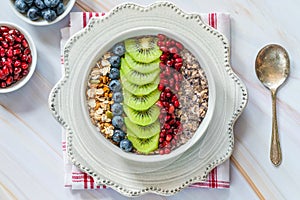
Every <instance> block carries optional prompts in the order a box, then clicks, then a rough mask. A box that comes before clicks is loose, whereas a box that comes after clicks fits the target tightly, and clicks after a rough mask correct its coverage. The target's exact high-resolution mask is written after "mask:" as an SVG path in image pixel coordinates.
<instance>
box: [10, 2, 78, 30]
mask: <svg viewBox="0 0 300 200" xmlns="http://www.w3.org/2000/svg"><path fill="white" fill-rule="evenodd" d="M9 2H10V3H9V5H10V7H11V9H12V10H13V12H14V13H15V14H16V15H17V16H18V17H19V18H20V19H22V20H23V21H25V22H26V23H28V24H31V25H34V26H48V25H52V24H55V23H57V22H59V21H61V20H62V19H64V18H65V17H66V16H67V15H68V14H69V13H70V12H71V10H72V8H73V7H74V5H75V2H76V0H68V4H67V5H68V6H66V9H65V11H64V12H63V13H62V14H61V15H59V16H58V17H57V18H56V19H55V20H53V21H51V22H47V21H46V20H41V21H32V20H30V19H29V18H28V17H26V16H25V15H24V14H22V13H20V12H18V11H17V9H16V8H15V7H14V2H15V0H9Z"/></svg>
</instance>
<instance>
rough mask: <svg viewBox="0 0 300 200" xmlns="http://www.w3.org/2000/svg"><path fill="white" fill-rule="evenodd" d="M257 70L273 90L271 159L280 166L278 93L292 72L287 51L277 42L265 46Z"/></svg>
mask: <svg viewBox="0 0 300 200" xmlns="http://www.w3.org/2000/svg"><path fill="white" fill-rule="evenodd" d="M255 72H256V75H257V77H258V79H259V80H260V82H261V83H262V84H263V85H264V86H265V87H266V88H268V89H269V90H270V91H271V95H272V110H273V117H272V139H271V150H270V159H271V161H272V163H273V164H274V165H275V166H279V165H280V163H281V160H282V155H281V147H280V142H279V135H278V126H277V114H276V93H277V90H278V88H279V87H280V86H281V85H282V84H283V83H284V82H285V80H286V79H287V78H288V76H289V73H290V60H289V56H288V53H287V51H286V50H285V49H284V48H283V47H282V46H280V45H277V44H270V45H267V46H265V47H263V48H262V49H261V50H260V51H259V52H258V54H257V57H256V61H255Z"/></svg>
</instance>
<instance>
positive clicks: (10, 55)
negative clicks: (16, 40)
mask: <svg viewBox="0 0 300 200" xmlns="http://www.w3.org/2000/svg"><path fill="white" fill-rule="evenodd" d="M6 55H7V57H10V58H11V57H13V51H12V50H11V49H8V50H7V52H6Z"/></svg>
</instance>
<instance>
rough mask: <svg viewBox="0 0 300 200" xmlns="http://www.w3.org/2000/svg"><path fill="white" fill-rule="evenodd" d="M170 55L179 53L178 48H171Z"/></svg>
mask: <svg viewBox="0 0 300 200" xmlns="http://www.w3.org/2000/svg"><path fill="white" fill-rule="evenodd" d="M169 51H170V53H178V50H177V48H176V47H171V48H169Z"/></svg>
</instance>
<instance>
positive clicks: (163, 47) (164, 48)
mask: <svg viewBox="0 0 300 200" xmlns="http://www.w3.org/2000/svg"><path fill="white" fill-rule="evenodd" d="M159 49H160V50H162V51H163V52H168V51H169V50H168V48H167V47H165V46H161V47H159Z"/></svg>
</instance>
